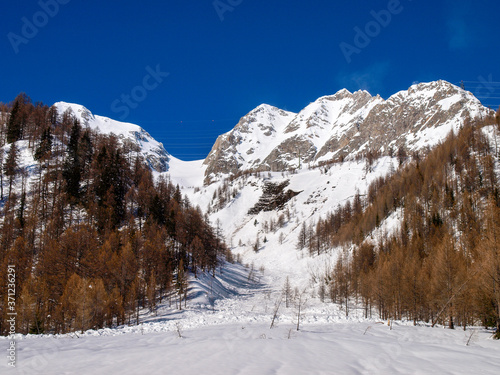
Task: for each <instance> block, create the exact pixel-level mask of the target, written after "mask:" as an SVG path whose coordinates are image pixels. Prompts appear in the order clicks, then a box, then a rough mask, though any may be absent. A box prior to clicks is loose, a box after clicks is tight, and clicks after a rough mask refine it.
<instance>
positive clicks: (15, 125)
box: [7, 100, 22, 143]
mask: <svg viewBox="0 0 500 375" xmlns="http://www.w3.org/2000/svg"><path fill="white" fill-rule="evenodd" d="M20 107H21V105H20V104H19V101H18V100H16V101H15V102H14V106H13V107H12V110H11V111H10V117H9V121H8V123H7V142H8V143H13V142H16V141H18V140H19V139H20V138H21V122H22V118H21V116H22V115H21V108H20Z"/></svg>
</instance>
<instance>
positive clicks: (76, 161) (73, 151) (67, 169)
mask: <svg viewBox="0 0 500 375" xmlns="http://www.w3.org/2000/svg"><path fill="white" fill-rule="evenodd" d="M80 133H81V127H80V123H79V121H78V120H75V121H74V123H73V127H72V128H71V135H70V138H69V142H68V157H67V158H66V161H65V162H64V167H63V177H64V179H65V181H66V193H67V194H68V195H69V196H70V197H72V198H74V199H76V200H78V198H79V196H80V181H81V179H82V168H81V163H80V157H79V152H78V149H79V148H78V143H79V141H80Z"/></svg>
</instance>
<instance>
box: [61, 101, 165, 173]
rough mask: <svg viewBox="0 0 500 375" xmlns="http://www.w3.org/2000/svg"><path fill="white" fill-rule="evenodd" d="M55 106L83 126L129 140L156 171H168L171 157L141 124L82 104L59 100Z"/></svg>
mask: <svg viewBox="0 0 500 375" xmlns="http://www.w3.org/2000/svg"><path fill="white" fill-rule="evenodd" d="M54 106H55V107H56V108H57V111H58V113H59V114H60V115H62V114H63V113H65V112H66V111H70V112H71V113H72V114H73V116H75V117H76V118H77V119H78V120H79V121H80V123H81V124H82V126H83V127H88V128H90V129H93V130H97V131H99V132H101V133H104V134H114V135H116V136H117V137H118V138H119V139H120V140H121V141H122V142H124V141H125V142H128V143H129V146H132V148H133V149H134V150H135V151H137V152H138V153H140V154H141V155H142V156H143V157H144V160H145V161H146V162H147V164H148V165H149V166H150V167H151V168H152V169H153V170H154V171H157V172H166V171H167V170H168V169H169V161H170V158H171V157H170V155H169V154H168V152H167V151H166V150H165V148H164V147H163V144H162V143H160V142H158V141H156V140H155V139H154V138H153V137H152V136H151V135H150V134H149V133H148V132H147V131H145V130H144V129H143V128H141V127H140V126H139V125H135V124H131V123H127V122H120V121H116V120H112V119H110V118H108V117H103V116H98V115H94V114H92V112H90V111H89V110H88V109H87V108H85V107H84V106H82V105H80V104H74V103H66V102H57V103H55V104H54Z"/></svg>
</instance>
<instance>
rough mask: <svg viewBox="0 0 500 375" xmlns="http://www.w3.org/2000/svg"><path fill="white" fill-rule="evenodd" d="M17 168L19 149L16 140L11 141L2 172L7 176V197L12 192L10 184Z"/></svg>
mask: <svg viewBox="0 0 500 375" xmlns="http://www.w3.org/2000/svg"><path fill="white" fill-rule="evenodd" d="M18 168H19V149H18V148H17V144H16V142H14V143H12V144H11V146H10V149H9V152H8V154H7V159H6V160H5V164H4V173H5V175H6V176H7V177H8V178H9V199H10V197H11V193H12V184H13V183H14V179H15V178H16V175H17V172H18Z"/></svg>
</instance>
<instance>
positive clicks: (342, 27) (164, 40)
mask: <svg viewBox="0 0 500 375" xmlns="http://www.w3.org/2000/svg"><path fill="white" fill-rule="evenodd" d="M499 14H500V5H499V3H498V2H497V1H481V0H478V1H467V0H465V1H456V0H455V1H448V0H442V1H439V0H438V1H427V0H413V1H410V0H400V1H398V0H390V1H388V0H384V1H368V0H365V1H361V0H357V1H356V0H354V1H351V2H332V1H315V0H311V1H308V2H306V1H294V0H287V1H284V0H274V1H273V0H266V1H260V0H253V1H251V0H216V1H214V0H182V1H181V0H179V1H170V0H163V1H156V0H152V1H142V2H138V1H129V0H121V1H113V2H111V1H104V0H101V1H95V0H86V1H83V0H41V1H38V0H33V1H27V0H19V1H16V2H12V1H9V2H5V3H4V4H2V12H1V13H0V51H1V55H0V71H1V72H2V73H1V75H0V101H3V102H10V101H11V100H12V99H14V98H15V96H16V95H17V94H18V93H19V92H22V91H24V92H26V93H27V94H28V95H29V96H30V97H31V98H32V99H33V101H43V102H44V103H46V104H49V105H50V104H53V103H54V102H57V101H67V102H74V103H78V104H82V105H84V106H86V107H87V108H88V109H89V110H91V111H92V112H93V113H95V114H99V115H103V116H108V117H111V118H114V119H117V120H123V121H128V122H132V123H136V124H139V125H141V126H143V127H144V128H145V129H146V130H147V131H149V132H150V133H151V135H152V136H154V137H155V138H156V139H158V140H159V141H161V142H163V143H164V145H165V148H166V149H167V151H169V152H170V153H171V154H173V155H174V156H177V157H179V158H181V159H184V160H192V159H201V158H204V157H205V156H206V155H207V154H208V152H209V151H210V148H211V146H212V144H213V142H214V141H215V139H216V137H217V135H219V134H221V133H223V132H226V131H228V130H230V129H231V128H232V127H233V126H234V125H235V124H236V123H237V122H238V120H239V118H240V117H242V116H244V115H245V114H246V113H247V112H249V111H250V110H252V109H253V108H255V107H256V106H258V105H259V104H261V103H268V104H271V105H275V106H277V107H280V108H283V109H287V110H290V111H299V110H300V109H302V108H304V107H305V106H306V105H307V104H308V103H309V102H311V101H314V100H316V99H317V98H318V97H320V96H323V95H328V94H333V93H335V92H336V91H338V90H340V89H341V88H344V87H346V88H348V89H349V90H351V91H355V90H358V89H366V90H368V91H370V93H372V94H374V95H375V94H380V95H381V96H382V97H384V98H387V97H388V96H390V95H391V94H393V93H395V92H397V91H399V90H403V89H407V88H408V87H409V86H410V85H411V84H412V83H414V82H423V81H430V80H436V79H445V80H448V81H450V82H452V83H458V82H460V81H461V80H463V81H465V85H466V88H467V89H469V90H470V91H472V92H473V93H476V94H477V96H480V97H481V100H482V101H483V103H484V104H487V105H491V106H495V107H498V105H499V104H500V84H499V83H498V82H499V81H500V64H499V61H500V48H499V46H498V37H499V36H500V23H499V22H498V15H499Z"/></svg>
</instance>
